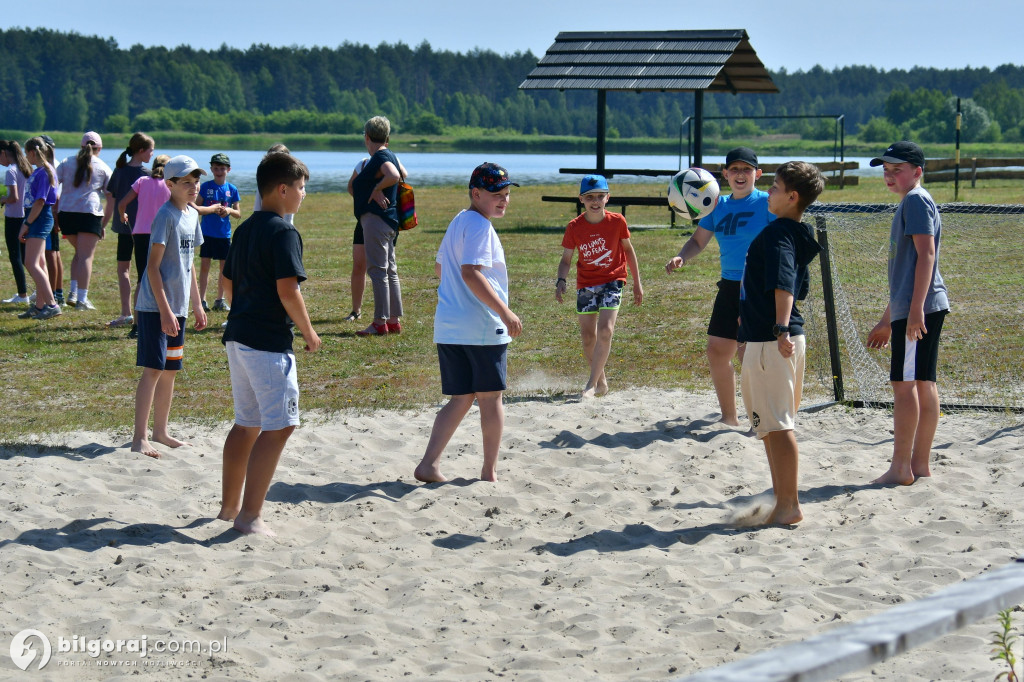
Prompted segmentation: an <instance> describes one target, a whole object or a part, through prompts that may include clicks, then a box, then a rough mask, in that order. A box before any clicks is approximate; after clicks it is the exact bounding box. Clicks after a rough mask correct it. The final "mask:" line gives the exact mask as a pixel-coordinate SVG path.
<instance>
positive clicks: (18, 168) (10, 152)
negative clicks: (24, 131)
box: [0, 140, 32, 303]
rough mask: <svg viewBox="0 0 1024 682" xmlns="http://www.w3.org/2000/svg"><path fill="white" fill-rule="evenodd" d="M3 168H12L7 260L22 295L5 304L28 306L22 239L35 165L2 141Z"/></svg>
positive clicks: (6, 215)
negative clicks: (19, 235) (19, 233)
mask: <svg viewBox="0 0 1024 682" xmlns="http://www.w3.org/2000/svg"><path fill="white" fill-rule="evenodd" d="M0 166H10V168H8V169H7V173H6V175H5V177H4V184H5V185H6V186H7V196H6V197H4V198H3V200H2V202H0V203H3V204H4V240H5V241H6V242H7V256H8V257H9V258H10V261H11V270H13V271H14V284H15V285H16V286H17V287H18V293H16V294H14V296H11V297H10V298H8V299H5V300H4V301H3V302H4V303H28V287H27V286H26V285H25V267H24V265H22V264H23V263H24V262H25V245H24V244H22V243H21V242H20V241H19V239H18V232H20V231H21V224H22V223H23V222H24V221H25V205H24V202H25V185H26V183H27V182H28V178H29V176H30V175H32V164H30V163H29V162H28V159H26V158H25V154H23V153H22V151H21V145H19V144H18V143H17V142H15V141H14V140H0Z"/></svg>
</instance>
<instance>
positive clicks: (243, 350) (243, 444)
mask: <svg viewBox="0 0 1024 682" xmlns="http://www.w3.org/2000/svg"><path fill="white" fill-rule="evenodd" d="M308 179H309V170H307V169H306V166H305V164H303V163H302V162H301V161H299V160H298V159H296V158H295V157H293V156H292V155H291V154H284V153H273V154H267V155H266V156H265V157H263V161H261V162H260V165H259V167H258V168H257V169H256V184H257V186H258V188H259V193H260V198H261V200H262V202H263V206H262V208H263V210H261V211H256V212H254V213H253V214H252V216H251V217H249V218H248V219H247V220H246V221H245V222H243V223H242V224H241V225H240V226H239V227H238V229H237V230H236V231H235V239H234V241H233V242H232V243H231V248H230V249H229V250H228V256H227V260H226V261H225V263H224V289H225V295H226V296H227V297H228V298H230V299H231V301H232V303H233V305H232V307H231V310H230V311H229V312H228V323H227V328H226V329H225V330H224V345H225V346H227V352H228V366H229V368H230V370H231V394H232V396H233V397H234V402H235V424H234V426H233V427H231V431H230V432H229V433H228V436H227V439H226V440H225V441H224V468H223V481H222V484H221V485H222V488H221V490H222V496H221V509H220V514H219V515H218V516H217V518H219V519H223V520H225V521H232V520H233V521H234V527H235V530H238V531H240V532H242V533H260V534H263V535H274V533H273V532H272V531H271V530H270V529H269V528H267V526H266V524H265V523H264V522H263V519H262V517H261V511H262V509H263V502H264V500H265V498H266V496H267V490H269V489H270V481H271V479H273V477H274V472H275V471H276V469H277V463H278V460H280V458H281V452H282V451H283V450H284V446H285V443H286V442H287V441H288V437H289V436H290V435H291V434H292V431H294V430H295V427H296V426H297V425H298V423H299V383H298V377H297V375H296V372H295V355H294V354H293V353H292V336H293V335H292V327H293V326H295V325H297V326H298V327H299V331H300V332H301V333H302V337H303V339H305V342H306V350H307V351H309V352H310V353H313V352H316V351H317V349H319V348H320V337H319V336H317V334H316V332H315V331H313V326H312V324H311V323H310V321H309V314H308V313H307V312H306V303H305V301H304V300H303V298H302V292H301V291H300V290H299V282H302V281H303V280H305V279H306V271H305V270H304V269H303V266H302V237H300V236H299V233H298V231H297V230H296V229H295V227H294V226H292V225H291V224H290V223H288V222H287V221H285V220H284V218H283V217H282V216H283V215H284V214H286V213H297V212H298V210H299V206H300V205H301V204H302V199H303V198H304V197H305V196H306V180H308ZM243 492H244V495H243Z"/></svg>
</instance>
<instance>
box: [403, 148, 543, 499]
mask: <svg viewBox="0 0 1024 682" xmlns="http://www.w3.org/2000/svg"><path fill="white" fill-rule="evenodd" d="M512 186H515V187H518V186H519V185H517V184H516V183H514V182H512V181H511V180H509V177H508V171H506V170H505V169H504V168H502V167H501V166H499V165H497V164H494V163H484V164H481V165H480V166H477V168H476V169H475V170H474V171H473V175H472V177H471V178H470V181H469V198H470V207H469V208H468V209H466V210H464V211H462V212H460V213H459V214H458V215H457V216H455V218H454V219H452V222H451V223H450V224H449V225H448V230H447V231H446V232H445V235H444V238H443V239H442V240H441V246H440V247H439V248H438V252H437V261H436V262H435V264H434V271H435V272H436V273H437V275H438V276H439V277H440V278H441V283H440V284H439V285H438V288H437V310H436V312H435V314H434V343H436V344H437V356H438V362H439V364H440V368H441V390H442V392H444V393H445V395H450V396H451V400H449V401H448V403H447V404H446V405H445V406H444V407H442V408H441V411H440V412H438V413H437V417H435V418H434V427H433V429H432V430H431V432H430V440H429V442H428V443H427V449H426V452H425V453H424V455H423V459H422V460H421V461H420V463H419V465H418V466H417V467H416V472H415V474H414V475H415V476H416V479H417V480H419V481H424V482H427V483H431V482H441V481H447V480H448V479H447V478H445V477H444V475H442V474H441V468H440V465H439V462H440V459H441V453H442V452H443V451H444V448H445V446H446V445H448V441H449V440H451V437H452V435H453V434H454V433H455V430H456V429H457V428H458V427H459V424H460V423H462V420H463V418H464V417H465V416H466V414H467V413H468V412H469V409H470V408H471V407H472V406H473V401H474V400H475V401H476V402H477V403H478V404H479V406H480V429H481V431H482V433H483V446H484V465H483V469H482V470H481V472H480V478H481V479H482V480H484V481H496V480H498V475H497V465H498V448H499V447H500V445H501V433H502V429H503V426H504V421H505V412H504V407H503V405H502V392H503V391H504V390H505V388H506V350H507V348H508V344H509V342H510V341H511V340H512V339H513V338H515V337H517V336H519V335H520V334H521V333H522V331H523V324H522V322H520V321H519V318H518V317H517V316H516V314H515V313H513V312H512V310H511V309H510V308H509V307H508V271H507V270H506V268H505V251H504V250H503V249H502V247H501V241H500V240H499V239H498V233H497V232H495V231H494V227H493V226H492V225H491V222H490V221H491V220H492V219H494V218H501V217H503V216H504V215H505V210H506V209H507V208H508V202H509V195H510V192H511V190H510V189H509V188H510V187H512Z"/></svg>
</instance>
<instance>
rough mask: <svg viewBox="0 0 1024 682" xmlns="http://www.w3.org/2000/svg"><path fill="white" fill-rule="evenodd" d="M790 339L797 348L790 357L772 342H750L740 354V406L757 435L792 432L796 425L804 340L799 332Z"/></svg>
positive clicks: (801, 386)
mask: <svg viewBox="0 0 1024 682" xmlns="http://www.w3.org/2000/svg"><path fill="white" fill-rule="evenodd" d="M791 340H792V341H793V344H794V345H795V346H796V348H795V349H794V351H793V356H792V357H789V358H784V357H782V354H781V353H779V346H778V343H777V342H775V341H753V342H749V343H747V349H746V351H745V352H744V354H743V370H742V373H741V383H742V391H743V405H744V407H746V409H747V417H748V418H749V419H750V427H751V428H752V429H753V430H754V433H756V434H757V437H758V438H764V437H765V436H766V435H768V434H769V433H771V432H772V431H792V430H793V429H794V428H795V426H796V411H797V408H799V407H800V393H801V391H802V389H803V384H804V351H805V350H806V348H807V340H806V339H805V338H804V336H803V335H802V334H801V335H800V336H793V337H791Z"/></svg>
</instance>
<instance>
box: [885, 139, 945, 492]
mask: <svg viewBox="0 0 1024 682" xmlns="http://www.w3.org/2000/svg"><path fill="white" fill-rule="evenodd" d="M871 165H872V166H883V167H884V174H885V184H886V186H887V187H888V188H889V189H890V190H891V191H893V192H895V193H896V194H898V195H899V196H900V204H899V206H898V207H897V208H896V214H895V215H894V216H893V218H892V228H891V230H890V233H889V234H890V236H889V305H888V306H886V308H885V313H883V314H882V319H881V320H880V321H879V323H878V324H877V325H875V327H874V329H872V330H871V333H870V334H869V335H868V347H870V348H884V347H885V346H887V345H889V341H890V337H891V339H892V367H891V369H890V371H889V379H890V381H891V382H892V390H893V411H892V416H893V453H892V463H891V464H890V465H889V470H888V471H886V472H885V473H884V474H882V475H881V476H879V477H878V478H876V479H875V480H874V481H873V483H886V484H892V483H898V484H900V485H910V484H912V483H913V482H914V481H915V480H917V478H918V477H922V476H931V468H930V459H931V449H932V440H933V439H934V437H935V430H936V428H938V425H939V391H938V388H937V387H936V385H935V375H936V366H937V364H938V357H939V335H940V334H941V333H942V321H943V319H944V318H945V316H946V313H948V312H949V299H948V298H947V296H946V285H945V283H943V281H942V275H940V274H939V241H940V239H941V237H942V219H941V218H940V216H939V209H938V207H937V206H936V205H935V201H934V200H932V197H931V195H930V194H928V192H927V191H925V189H924V188H923V187H921V178H922V177H923V176H924V152H923V151H922V150H921V148H920V147H919V146H917V145H916V144H914V143H913V142H896V143H895V144H892V145H890V146H889V148H888V149H886V150H885V153H884V154H882V156H880V157H878V158H876V159H872V160H871Z"/></svg>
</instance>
